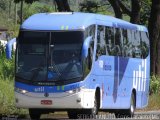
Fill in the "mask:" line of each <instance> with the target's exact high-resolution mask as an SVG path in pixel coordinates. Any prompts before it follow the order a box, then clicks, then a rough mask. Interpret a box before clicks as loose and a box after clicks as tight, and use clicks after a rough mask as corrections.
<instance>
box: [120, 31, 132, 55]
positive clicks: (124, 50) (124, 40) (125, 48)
mask: <svg viewBox="0 0 160 120" xmlns="http://www.w3.org/2000/svg"><path fill="white" fill-rule="evenodd" d="M122 36H123V38H122V56H124V57H128V51H129V50H130V49H129V42H128V37H127V30H126V29H123V30H122Z"/></svg>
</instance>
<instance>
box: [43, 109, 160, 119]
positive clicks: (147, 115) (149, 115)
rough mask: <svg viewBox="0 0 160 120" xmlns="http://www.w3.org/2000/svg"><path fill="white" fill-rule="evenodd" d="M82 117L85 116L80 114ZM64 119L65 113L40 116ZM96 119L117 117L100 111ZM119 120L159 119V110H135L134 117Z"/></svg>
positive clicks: (66, 117) (65, 117)
mask: <svg viewBox="0 0 160 120" xmlns="http://www.w3.org/2000/svg"><path fill="white" fill-rule="evenodd" d="M81 117H82V118H83V117H85V116H83V115H82V116H81ZM59 119H61V120H64V119H68V116H67V114H60V113H59V114H58V113H55V114H49V115H43V116H42V117H41V120H59ZM96 119H105V120H110V119H117V118H115V116H114V114H109V113H105V112H101V113H100V114H99V115H98V116H97V118H96ZM119 119H121V120H123V119H127V120H129V119H131V120H139V119H141V120H160V111H148V112H136V113H135V116H134V118H119Z"/></svg>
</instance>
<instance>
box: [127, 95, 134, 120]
mask: <svg viewBox="0 0 160 120" xmlns="http://www.w3.org/2000/svg"><path fill="white" fill-rule="evenodd" d="M135 108H136V100H135V95H134V93H132V96H131V105H130V108H129V109H128V116H129V117H133V116H134V112H135Z"/></svg>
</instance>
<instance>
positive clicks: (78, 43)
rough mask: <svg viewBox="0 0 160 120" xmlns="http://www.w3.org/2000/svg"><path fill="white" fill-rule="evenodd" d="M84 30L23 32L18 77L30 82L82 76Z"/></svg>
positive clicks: (18, 59)
mask: <svg viewBox="0 0 160 120" xmlns="http://www.w3.org/2000/svg"><path fill="white" fill-rule="evenodd" d="M82 43H83V32H81V31H70V32H34V31H21V32H20V35H19V38H18V46H17V57H16V77H18V78H20V79H24V80H27V81H59V80H61V81H63V80H64V81H65V80H70V79H75V78H80V77H82V61H81V48H82Z"/></svg>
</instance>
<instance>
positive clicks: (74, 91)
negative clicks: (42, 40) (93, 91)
mask: <svg viewBox="0 0 160 120" xmlns="http://www.w3.org/2000/svg"><path fill="white" fill-rule="evenodd" d="M82 89H83V87H80V88H76V89H73V90H69V91H66V92H67V93H69V94H74V93H78V92H80V91H81V90H82Z"/></svg>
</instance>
